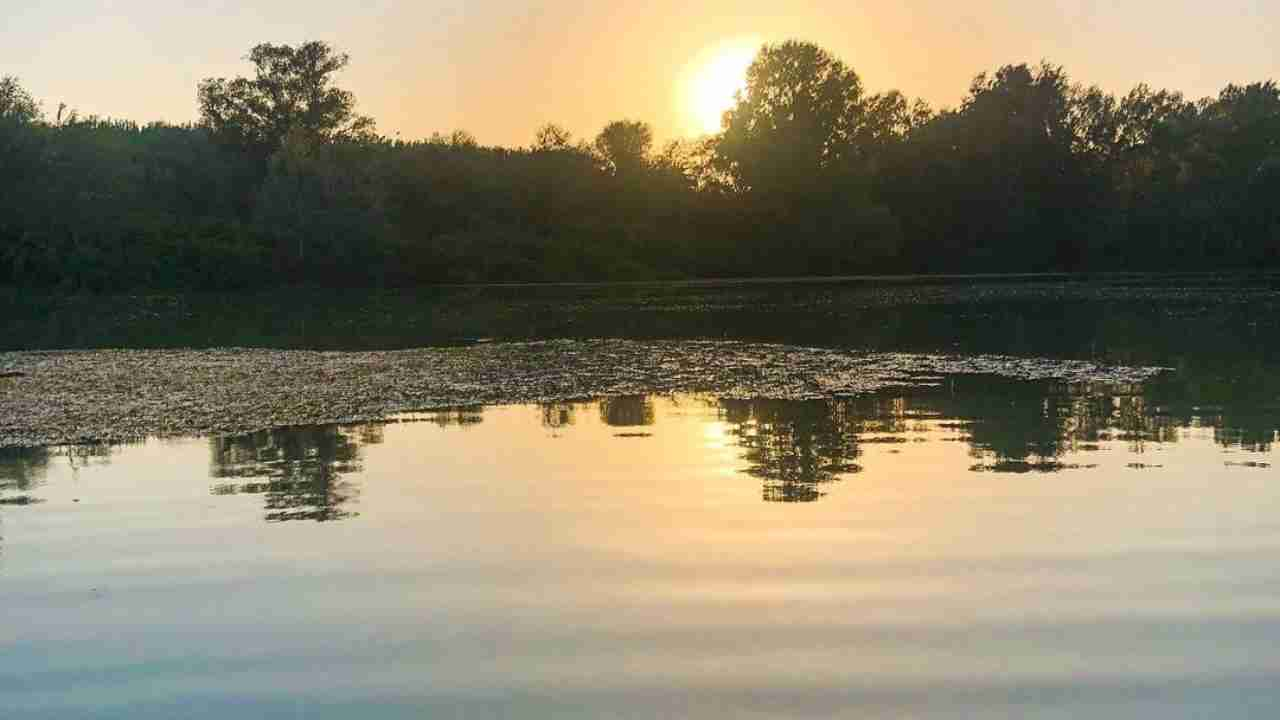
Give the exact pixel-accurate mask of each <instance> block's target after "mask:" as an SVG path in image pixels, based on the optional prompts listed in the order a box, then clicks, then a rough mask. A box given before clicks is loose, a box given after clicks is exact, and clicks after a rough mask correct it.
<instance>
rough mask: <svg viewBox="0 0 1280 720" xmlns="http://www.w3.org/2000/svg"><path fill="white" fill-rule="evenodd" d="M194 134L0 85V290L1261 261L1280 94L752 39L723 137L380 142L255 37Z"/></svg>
mask: <svg viewBox="0 0 1280 720" xmlns="http://www.w3.org/2000/svg"><path fill="white" fill-rule="evenodd" d="M248 59H249V61H250V62H251V63H252V65H253V67H254V73H253V75H252V77H238V78H231V79H227V78H211V79H208V80H205V81H203V82H201V83H200V85H199V87H198V91H197V97H198V103H199V110H200V120H199V122H197V123H194V124H189V125H170V124H164V123H152V124H146V125H142V124H138V123H135V122H129V121H120V120H108V119H101V118H97V117H88V118H82V117H80V116H78V115H77V114H76V113H75V112H74V111H67V109H66V108H65V106H60V107H59V108H58V110H57V112H56V114H53V115H50V114H47V113H45V112H43V109H42V108H41V106H40V105H39V104H38V103H37V102H36V101H35V100H34V99H33V98H32V96H31V95H30V93H28V92H27V91H26V90H25V89H24V88H23V87H22V86H21V85H20V84H19V82H18V81H17V80H16V79H14V78H12V77H4V78H0V284H7V285H22V286H33V287H46V288H58V289H63V290H88V291H112V290H121V289H129V288H156V289H163V288H175V289H234V288H246V287H269V286H279V285H297V284H308V285H320V286H402V285H411V284H419V283H435V282H474V281H498V282H502V281H560V280H635V279H669V278H689V277H744V276H766V275H830V274H850V273H918V272H923V273H938V272H1037V271H1102V270H1183V269H1197V270H1199V269H1257V268H1266V267H1274V266H1276V265H1277V264H1278V263H1280V202H1277V200H1276V198H1280V87H1278V86H1277V84H1276V83H1275V82H1274V81H1266V82H1256V83H1252V84H1247V85H1234V84H1233V85H1228V86H1227V87H1226V88H1224V89H1223V90H1222V91H1221V92H1220V93H1219V94H1218V96H1217V97H1214V98H1205V99H1200V100H1189V99H1187V98H1185V97H1183V95H1181V94H1180V93H1178V92H1174V91H1170V90H1155V89H1152V88H1150V87H1147V86H1145V85H1140V86H1138V87H1136V88H1134V89H1133V90H1132V91H1130V92H1129V93H1127V94H1125V95H1123V96H1117V95H1113V94H1110V93H1107V92H1104V91H1102V90H1101V89H1099V88H1097V87H1092V86H1083V85H1080V84H1076V83H1073V82H1072V81H1071V80H1070V78H1069V77H1068V76H1067V74H1066V73H1065V72H1064V70H1063V69H1062V68H1061V67H1058V66H1055V65H1052V64H1049V63H1041V64H1039V65H1028V64H1019V65H1008V66H1005V67H1002V68H999V69H997V70H996V71H994V72H992V73H984V74H981V75H978V76H977V77H976V78H975V79H974V81H973V83H972V84H971V85H970V87H969V90H968V93H967V95H966V96H965V97H964V99H963V100H962V102H961V103H960V104H959V106H958V107H956V108H953V109H943V110H940V111H935V110H933V109H931V108H930V107H929V106H927V105H926V104H925V103H923V102H920V101H912V100H910V99H908V98H907V97H905V96H904V95H903V94H901V93H899V92H897V91H889V92H884V93H876V94H873V93H870V92H869V91H867V90H866V89H865V88H864V87H863V84H862V81H861V79H860V78H859V76H858V75H857V73H856V72H855V71H854V70H853V69H852V68H850V67H848V66H847V65H846V64H844V63H843V62H842V61H841V60H839V59H838V58H836V57H834V56H833V55H832V54H830V53H828V52H826V51H825V50H823V49H822V48H819V47H817V46H816V45H813V44H810V43H804V42H798V41H788V42H783V43H780V44H773V45H766V46H764V47H762V48H761V49H760V51H759V53H758V55H757V56H756V58H755V60H754V62H753V63H752V65H751V66H750V68H749V69H748V71H747V78H746V86H745V89H744V90H743V91H742V92H741V93H739V95H738V97H737V99H736V102H735V103H734V105H733V107H731V108H730V109H729V110H728V111H726V112H725V114H724V117H723V122H722V130H721V131H720V132H719V133H718V134H715V135H713V136H710V137H705V138H702V139H699V140H688V141H675V142H671V143H668V144H666V145H665V146H663V147H660V148H659V147H655V145H654V140H653V132H652V129H651V128H650V126H649V125H647V124H646V123H644V122H641V121H636V120H619V121H616V122H613V123H610V124H609V125H608V126H606V127H605V128H604V129H602V130H601V131H600V132H599V134H598V135H596V136H595V137H594V138H591V139H583V140H575V138H574V137H573V136H572V135H571V134H570V133H569V132H568V131H567V130H565V129H564V128H562V127H560V126H557V125H554V124H551V125H546V126H544V127H542V128H540V129H539V130H538V131H537V132H536V134H535V135H534V137H533V138H532V141H531V143H530V144H529V145H528V146H527V147H517V148H507V147H488V146H482V145H480V144H479V143H478V142H477V141H476V139H475V138H474V137H473V136H471V135H470V134H468V133H466V132H464V131H458V132H454V133H452V134H449V135H440V134H437V135H433V136H432V137H431V138H429V139H426V140H422V141H412V142H409V141H402V140H399V139H393V138H388V137H385V136H383V135H380V134H378V133H377V131H376V128H375V126H374V123H373V121H372V120H371V119H370V118H368V117H365V116H362V115H360V114H359V113H358V112H357V110H356V101H355V97H354V95H353V94H352V93H351V92H350V91H347V90H345V89H342V88H340V87H338V86H337V85H336V84H335V76H336V75H337V74H338V73H339V72H340V71H341V70H342V69H343V68H344V67H345V66H346V65H347V64H348V62H349V58H348V57H347V56H346V55H345V54H342V53H340V52H338V51H337V50H335V49H334V48H333V47H331V46H329V45H328V44H326V43H321V42H308V43H304V44H301V45H298V46H289V45H272V44H264V45H259V46H257V47H255V48H253V49H252V51H251V52H250V54H249V57H248Z"/></svg>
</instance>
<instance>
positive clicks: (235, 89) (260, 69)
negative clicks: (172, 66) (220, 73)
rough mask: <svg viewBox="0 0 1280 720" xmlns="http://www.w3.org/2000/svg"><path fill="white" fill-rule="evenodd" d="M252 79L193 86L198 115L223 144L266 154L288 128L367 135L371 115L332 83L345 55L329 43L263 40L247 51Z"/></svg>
mask: <svg viewBox="0 0 1280 720" xmlns="http://www.w3.org/2000/svg"><path fill="white" fill-rule="evenodd" d="M248 60H249V61H250V62H252V63H253V65H254V69H255V75H254V77H253V78H252V79H250V78H244V77H238V78H234V79H230V80H228V79H226V78H208V79H205V80H203V81H201V83H200V86H199V88H198V91H197V96H198V98H199V103H200V120H201V122H202V124H204V125H205V126H207V127H208V128H210V129H211V130H212V131H213V132H214V134H215V135H216V136H217V137H218V138H219V139H221V140H223V141H225V142H227V143H228V144H230V145H232V146H234V147H238V148H241V149H244V150H247V151H250V152H255V153H258V154H261V155H264V156H265V155H267V154H270V153H271V152H274V151H275V150H278V149H279V148H280V147H281V145H282V144H283V143H284V139H285V138H286V137H287V136H288V135H289V134H290V133H291V132H303V133H306V134H308V135H311V136H314V137H315V138H317V139H319V140H322V141H328V142H332V141H344V140H359V139H367V138H369V137H371V136H372V134H373V120H372V119H370V118H368V117H365V116H363V115H358V114H356V112H355V104H356V102H355V96H354V95H353V94H352V93H351V92H349V91H347V90H343V89H341V88H337V87H333V86H332V85H331V82H332V80H333V75H334V74H335V73H337V72H338V71H339V70H342V69H343V68H344V67H346V66H347V63H348V62H349V58H348V57H347V55H346V54H344V53H339V52H336V51H334V49H333V48H332V47H330V46H329V45H328V43H323V42H317V41H312V42H307V43H303V44H302V45H299V46H298V47H292V46H290V45H272V44H270V43H264V44H261V45H257V46H255V47H254V48H253V49H252V50H250V51H249V57H248Z"/></svg>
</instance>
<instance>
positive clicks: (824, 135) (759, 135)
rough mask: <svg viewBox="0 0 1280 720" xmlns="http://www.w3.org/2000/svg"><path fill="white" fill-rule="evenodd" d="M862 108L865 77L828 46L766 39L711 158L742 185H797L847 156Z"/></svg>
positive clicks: (751, 188) (763, 188)
mask: <svg viewBox="0 0 1280 720" xmlns="http://www.w3.org/2000/svg"><path fill="white" fill-rule="evenodd" d="M863 112H864V108H863V97H862V81H861V80H860V79H859V78H858V74H857V73H855V72H854V71H853V70H852V69H850V68H848V67H847V66H845V64H844V63H843V62H841V61H840V60H838V59H836V58H835V57H834V56H832V55H831V54H830V53H828V52H827V51H825V50H823V49H822V48H820V47H818V46H817V45H814V44H812V43H805V42H798V41H794V40H789V41H787V42H784V43H782V44H780V45H765V46H764V47H763V48H761V49H760V53H759V54H758V55H757V56H756V59H755V60H754V61H753V62H752V63H751V66H750V67H749V68H748V69H747V83H746V90H745V91H744V92H742V93H740V94H739V96H738V100H737V103H736V104H735V105H734V106H733V107H732V108H731V109H730V110H729V111H728V113H727V114H726V120H725V130H724V132H723V133H722V134H721V135H720V139H719V143H718V147H717V154H716V161H717V163H718V165H719V168H720V169H721V170H722V171H724V172H726V173H728V174H729V175H730V176H731V177H732V178H733V180H734V184H735V185H736V187H737V188H738V189H739V190H741V191H744V192H768V191H771V190H773V189H775V188H794V189H797V190H799V189H802V188H803V187H805V186H808V185H811V184H813V182H814V181H815V180H816V179H817V178H818V177H819V176H821V175H822V174H823V173H824V171H826V170H829V169H833V168H835V167H837V166H839V165H840V164H841V162H842V161H843V160H844V159H845V158H847V156H848V150H849V148H850V146H851V141H852V139H853V136H854V134H855V133H856V131H857V130H858V128H859V125H860V120H861V116H862V115H863Z"/></svg>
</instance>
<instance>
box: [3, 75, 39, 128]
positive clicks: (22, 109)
mask: <svg viewBox="0 0 1280 720" xmlns="http://www.w3.org/2000/svg"><path fill="white" fill-rule="evenodd" d="M0 118H14V119H17V120H20V121H31V120H39V119H40V104H39V103H37V102H36V101H35V98H33V97H31V93H29V92H27V91H26V90H25V89H24V88H23V87H22V85H20V84H18V79H17V78H15V77H13V76H12V75H6V76H4V77H0Z"/></svg>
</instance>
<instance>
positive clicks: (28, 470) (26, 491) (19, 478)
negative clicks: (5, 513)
mask: <svg viewBox="0 0 1280 720" xmlns="http://www.w3.org/2000/svg"><path fill="white" fill-rule="evenodd" d="M48 471H49V448H43V447H39V448H20V447H15V448H0V505H31V504H34V503H38V502H40V500H39V499H37V498H36V497H34V496H33V495H32V494H31V491H32V490H33V489H35V488H36V487H37V486H38V485H40V484H42V483H43V482H44V478H45V474H46V473H48Z"/></svg>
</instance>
